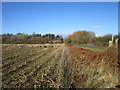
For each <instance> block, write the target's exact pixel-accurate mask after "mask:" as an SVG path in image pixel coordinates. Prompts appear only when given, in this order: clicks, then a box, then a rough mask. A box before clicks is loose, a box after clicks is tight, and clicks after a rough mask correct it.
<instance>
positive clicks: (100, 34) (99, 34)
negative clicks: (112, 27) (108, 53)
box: [95, 33, 106, 37]
mask: <svg viewBox="0 0 120 90" xmlns="http://www.w3.org/2000/svg"><path fill="white" fill-rule="evenodd" d="M105 34H106V33H96V34H95V35H96V36H97V37H99V36H104V35H105Z"/></svg>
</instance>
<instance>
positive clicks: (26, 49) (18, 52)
mask: <svg viewBox="0 0 120 90" xmlns="http://www.w3.org/2000/svg"><path fill="white" fill-rule="evenodd" d="M18 48H19V47H18ZM38 49H42V48H38V47H37V48H30V47H24V48H19V49H18V50H16V49H14V50H13V51H14V52H10V53H9V54H8V55H7V54H5V55H4V50H3V55H2V60H3V62H4V61H6V60H7V61H8V60H9V59H13V58H15V57H19V56H20V55H23V54H24V53H27V52H31V51H35V50H38Z"/></svg>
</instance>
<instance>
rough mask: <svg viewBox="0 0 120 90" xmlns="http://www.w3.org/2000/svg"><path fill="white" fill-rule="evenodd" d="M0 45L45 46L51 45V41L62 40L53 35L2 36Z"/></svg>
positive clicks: (18, 34) (22, 34) (20, 34)
mask: <svg viewBox="0 0 120 90" xmlns="http://www.w3.org/2000/svg"><path fill="white" fill-rule="evenodd" d="M1 36H2V43H3V44H45V43H53V40H56V39H57V38H62V37H61V36H60V35H54V34H44V35H42V34H35V33H33V34H31V35H28V34H24V33H17V34H9V33H8V34H2V35H1Z"/></svg>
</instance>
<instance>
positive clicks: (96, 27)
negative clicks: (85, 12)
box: [92, 25, 103, 29]
mask: <svg viewBox="0 0 120 90" xmlns="http://www.w3.org/2000/svg"><path fill="white" fill-rule="evenodd" d="M92 28H93V29H100V28H103V27H102V26H100V25H97V26H94V27H92Z"/></svg>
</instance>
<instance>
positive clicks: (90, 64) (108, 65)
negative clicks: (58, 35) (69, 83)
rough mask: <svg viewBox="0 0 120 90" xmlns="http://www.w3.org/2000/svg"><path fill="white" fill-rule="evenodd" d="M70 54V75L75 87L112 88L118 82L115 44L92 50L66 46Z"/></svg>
mask: <svg viewBox="0 0 120 90" xmlns="http://www.w3.org/2000/svg"><path fill="white" fill-rule="evenodd" d="M68 47H69V50H70V53H71V54H70V56H71V64H70V67H71V68H72V69H73V71H74V72H72V75H71V77H72V78H73V82H74V83H75V86H76V87H77V88H114V87H115V86H116V85H117V84H118V68H117V61H118V51H117V48H116V47H115V46H113V47H110V48H108V49H107V50H104V51H93V50H89V49H84V48H80V47H75V46H68Z"/></svg>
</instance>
